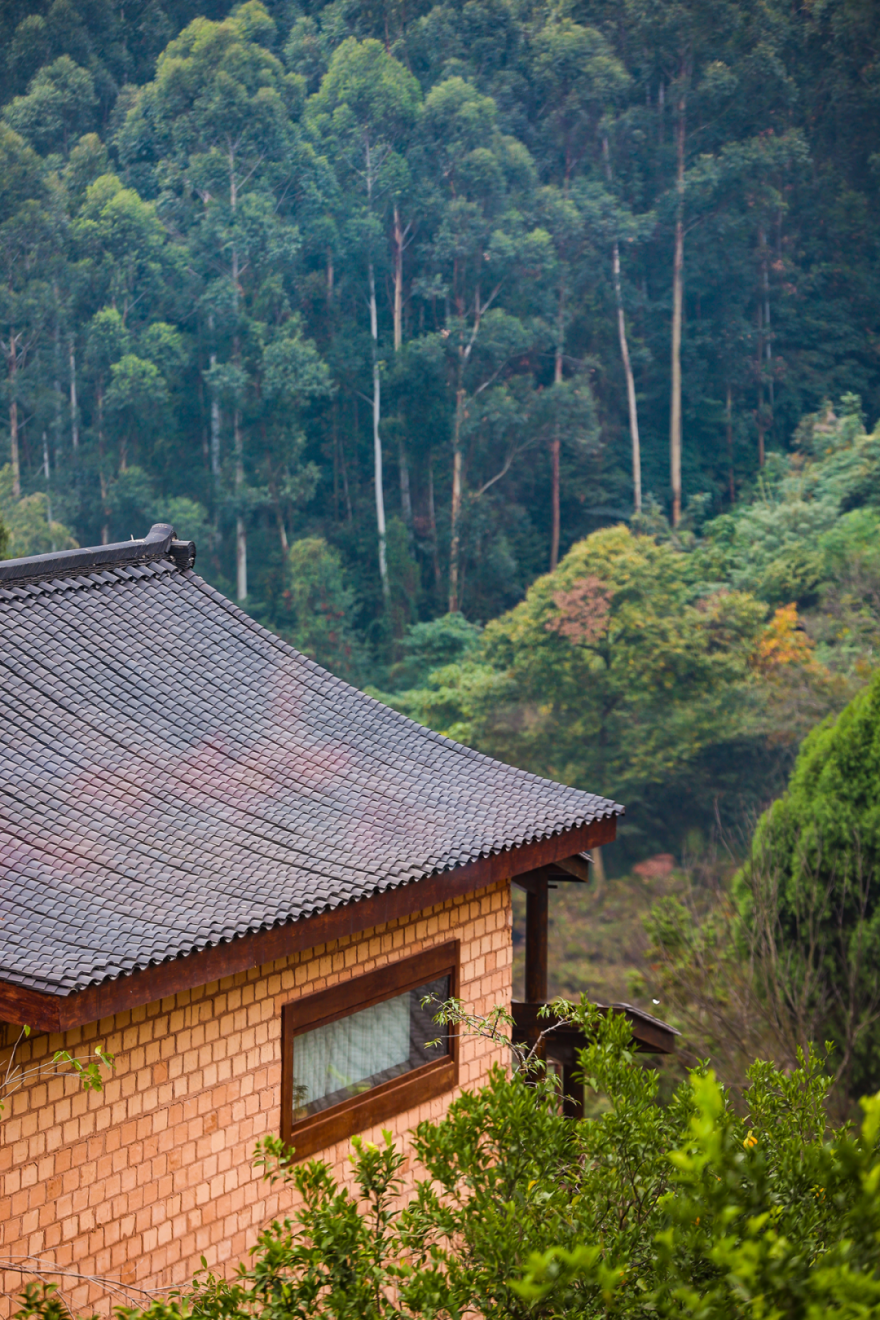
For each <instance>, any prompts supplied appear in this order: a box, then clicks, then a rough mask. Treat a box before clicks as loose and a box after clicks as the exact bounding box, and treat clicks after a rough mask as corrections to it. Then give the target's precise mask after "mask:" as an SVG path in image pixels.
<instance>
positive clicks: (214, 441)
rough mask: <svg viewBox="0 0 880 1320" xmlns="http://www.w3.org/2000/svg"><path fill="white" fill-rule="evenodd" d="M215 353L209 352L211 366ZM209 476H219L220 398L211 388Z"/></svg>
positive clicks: (215, 362) (215, 361)
mask: <svg viewBox="0 0 880 1320" xmlns="http://www.w3.org/2000/svg"><path fill="white" fill-rule="evenodd" d="M216 365H217V354H216V353H212V354H211V366H212V367H216ZM211 476H212V477H213V478H214V480H215V482H216V481H218V480H219V478H220V400H219V399H218V397H217V391H216V390H215V389H212V390H211Z"/></svg>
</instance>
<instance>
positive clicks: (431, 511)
mask: <svg viewBox="0 0 880 1320" xmlns="http://www.w3.org/2000/svg"><path fill="white" fill-rule="evenodd" d="M428 528H429V530H430V535H431V559H432V562H433V565H434V586H435V587H436V588H437V595H438V596H439V595H440V592H441V591H442V589H443V574H442V573H441V572H440V548H439V546H438V545H437V510H436V508H435V506H434V456H433V454H429V455H428Z"/></svg>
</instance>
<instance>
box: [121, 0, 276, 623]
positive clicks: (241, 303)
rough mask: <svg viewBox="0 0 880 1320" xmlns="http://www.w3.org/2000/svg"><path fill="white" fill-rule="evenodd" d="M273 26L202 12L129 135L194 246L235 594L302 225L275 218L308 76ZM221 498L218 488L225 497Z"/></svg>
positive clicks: (251, 16)
mask: <svg viewBox="0 0 880 1320" xmlns="http://www.w3.org/2000/svg"><path fill="white" fill-rule="evenodd" d="M274 32H275V28H274V23H273V22H272V20H271V19H270V17H269V15H268V13H267V12H266V10H265V8H264V7H263V6H262V5H261V4H260V3H258V0H249V2H248V3H246V4H244V5H241V6H240V7H239V8H238V9H236V11H235V12H234V14H233V15H231V16H230V17H229V18H227V19H225V20H224V21H223V22H219V23H218V22H211V21H209V20H208V19H204V18H199V19H195V20H194V21H193V22H192V23H190V24H189V26H188V27H187V28H185V29H184V31H183V32H182V33H181V34H180V36H179V37H177V38H176V39H175V40H174V41H172V42H171V43H170V44H169V45H168V46H167V47H166V49H165V51H164V52H163V53H162V55H161V56H160V57H159V60H158V62H157V66H156V77H155V79H154V80H153V81H152V82H151V83H148V84H147V85H146V87H144V88H143V89H142V91H141V92H140V93H139V95H138V98H137V101H136V103H135V105H134V106H133V107H132V109H131V110H130V111H129V113H128V117H127V120H126V123H125V126H124V128H123V130H122V133H121V135H120V151H121V154H122V156H123V159H124V160H125V162H126V163H127V164H128V165H129V166H130V167H132V166H134V165H135V164H137V163H141V162H144V161H146V162H148V163H149V164H151V165H152V166H153V169H154V173H155V181H156V185H157V187H158V188H160V189H161V193H160V196H161V200H162V203H163V214H164V215H165V217H166V222H167V223H168V224H169V225H171V226H172V227H173V228H175V229H176V230H177V231H178V232H179V233H180V234H181V236H182V237H183V238H184V241H185V242H186V245H187V248H188V251H189V260H190V262H191V264H192V265H193V266H194V268H195V270H196V272H197V276H198V278H199V279H200V281H201V283H202V286H203V290H204V292H203V297H202V311H203V314H205V319H206V320H207V323H208V328H209V336H210V337H211V339H212V341H213V342H212V354H213V366H212V368H211V370H210V372H209V373H208V384H209V387H210V389H211V390H212V392H214V393H216V394H218V395H220V394H222V395H223V396H224V397H225V398H226V400H227V402H228V410H229V412H230V414H231V417H232V482H231V487H232V489H231V492H230V496H231V498H230V499H229V505H230V508H231V512H232V513H233V516H234V519H235V563H236V574H235V578H236V593H237V596H238V598H239V600H243V599H245V597H246V596H247V594H248V568H247V527H248V513H249V509H250V508H252V507H253V503H254V501H253V499H252V492H249V490H248V487H247V482H246V470H247V461H248V454H247V448H248V446H247V437H246V434H245V431H246V420H247V409H248V406H249V404H250V403H251V402H252V400H253V395H254V393H255V392H256V390H257V379H256V374H257V364H258V363H259V362H260V360H261V351H260V349H261V342H262V340H263V338H264V331H263V329H262V325H261V322H260V317H259V301H258V300H259V293H260V290H261V288H262V285H263V281H264V279H265V278H266V277H267V276H268V274H269V266H268V264H266V259H267V258H268V259H269V260H271V259H273V258H274V259H275V260H276V261H277V262H278V264H279V266H280V268H281V270H282V271H283V272H284V273H287V274H289V270H290V264H291V258H292V256H293V255H294V254H295V251H296V248H297V246H298V235H297V233H296V230H295V227H294V226H292V225H291V224H289V223H285V222H284V221H283V220H282V219H280V218H279V216H278V215H277V212H278V209H279V205H280V202H281V199H282V198H283V197H284V195H285V193H286V191H287V190H288V189H289V188H290V186H291V178H292V175H293V173H294V170H295V167H296V151H295V146H296V144H295V118H296V116H297V114H298V111H299V108H300V106H301V100H302V80H301V79H300V78H298V77H297V76H295V75H293V74H289V73H287V72H286V70H285V69H284V66H283V65H282V63H281V61H280V60H279V59H278V58H277V56H275V55H274V54H273V53H272V52H271V50H269V49H268V45H269V43H271V41H272V40H273V38H274ZM217 494H219V492H217Z"/></svg>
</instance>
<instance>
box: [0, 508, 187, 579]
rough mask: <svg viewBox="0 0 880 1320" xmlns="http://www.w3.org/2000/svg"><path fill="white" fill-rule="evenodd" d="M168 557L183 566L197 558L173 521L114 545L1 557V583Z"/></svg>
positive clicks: (86, 571) (92, 571) (185, 566)
mask: <svg viewBox="0 0 880 1320" xmlns="http://www.w3.org/2000/svg"><path fill="white" fill-rule="evenodd" d="M168 558H171V559H172V560H173V561H174V563H175V564H176V565H177V567H178V568H180V569H186V568H192V566H193V564H194V563H195V560H196V547H195V544H194V542H192V541H178V540H177V537H176V533H175V531H174V528H173V527H172V526H171V524H170V523H154V524H153V526H152V527H151V528H150V530H149V531H148V532H147V534H146V536H145V537H143V539H142V540H140V541H135V540H134V539H132V540H131V541H116V542H114V543H113V544H112V545H93V546H85V547H82V548H80V549H77V550H59V551H57V552H55V553H52V554H48V555H28V557H27V558H25V559H5V560H0V586H2V585H3V584H4V583H7V582H25V581H36V580H39V579H43V580H46V579H50V578H54V577H69V576H70V575H71V574H77V573H94V572H95V571H96V570H100V569H102V568H110V567H113V566H116V565H119V566H122V565H126V564H149V563H152V562H153V561H155V560H157V559H168Z"/></svg>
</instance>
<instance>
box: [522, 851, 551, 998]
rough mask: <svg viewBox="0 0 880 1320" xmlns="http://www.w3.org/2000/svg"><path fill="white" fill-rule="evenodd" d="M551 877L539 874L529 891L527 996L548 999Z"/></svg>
mask: <svg viewBox="0 0 880 1320" xmlns="http://www.w3.org/2000/svg"><path fill="white" fill-rule="evenodd" d="M548 900H549V896H548V892H547V877H546V876H538V877H536V878H535V880H534V881H533V883H532V885H531V886H530V888H529V891H528V894H527V895H526V1000H527V1002H528V1003H530V1004H545V1003H546V1002H547V926H548V917H549V901H548Z"/></svg>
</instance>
